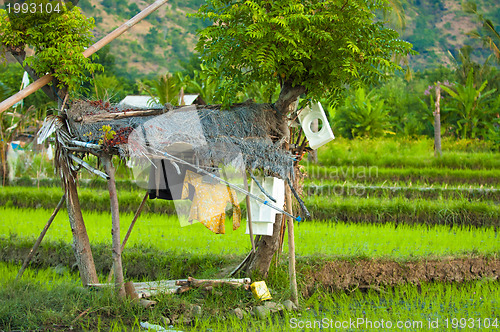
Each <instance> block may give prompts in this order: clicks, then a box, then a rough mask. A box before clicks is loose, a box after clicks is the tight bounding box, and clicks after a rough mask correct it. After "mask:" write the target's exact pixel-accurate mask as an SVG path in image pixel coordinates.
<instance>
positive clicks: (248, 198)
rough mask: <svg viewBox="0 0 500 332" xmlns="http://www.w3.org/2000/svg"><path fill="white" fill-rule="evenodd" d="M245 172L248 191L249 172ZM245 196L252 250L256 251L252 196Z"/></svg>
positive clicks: (244, 180)
mask: <svg viewBox="0 0 500 332" xmlns="http://www.w3.org/2000/svg"><path fill="white" fill-rule="evenodd" d="M244 173H245V178H244V179H243V182H244V184H245V187H244V189H245V190H246V191H249V190H248V179H247V172H246V171H244ZM245 198H246V203H247V223H248V232H249V233H250V243H251V244H252V252H255V241H254V239H253V225H252V212H251V211H250V196H248V195H246V196H245Z"/></svg>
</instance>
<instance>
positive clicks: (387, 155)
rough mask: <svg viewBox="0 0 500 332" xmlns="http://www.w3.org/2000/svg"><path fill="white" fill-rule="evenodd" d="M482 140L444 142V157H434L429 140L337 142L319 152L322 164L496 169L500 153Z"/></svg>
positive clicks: (396, 139) (401, 139)
mask: <svg viewBox="0 0 500 332" xmlns="http://www.w3.org/2000/svg"><path fill="white" fill-rule="evenodd" d="M498 152H499V151H498V150H495V149H494V147H493V146H492V145H489V144H488V143H487V142H481V141H470V140H468V141H467V140H466V141H460V140H452V139H445V140H443V155H442V157H440V158H435V157H434V151H433V141H432V140H431V139H429V138H419V139H410V138H392V137H391V138H378V139H366V140H363V139H358V140H347V139H342V138H340V139H336V140H334V141H333V142H331V143H329V144H328V145H327V146H326V147H324V148H322V149H320V150H319V153H318V158H319V161H320V163H321V164H322V165H325V166H327V165H329V166H333V165H336V166H351V165H354V166H379V167H396V168H402V167H410V168H428V167H437V168H450V169H483V170H484V169H498V168H500V154H499V153H498Z"/></svg>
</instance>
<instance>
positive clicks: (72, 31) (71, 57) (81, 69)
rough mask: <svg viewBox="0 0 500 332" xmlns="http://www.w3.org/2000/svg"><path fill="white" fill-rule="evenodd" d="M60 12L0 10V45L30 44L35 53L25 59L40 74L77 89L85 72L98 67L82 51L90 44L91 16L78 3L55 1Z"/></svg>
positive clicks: (13, 47) (36, 0)
mask: <svg viewBox="0 0 500 332" xmlns="http://www.w3.org/2000/svg"><path fill="white" fill-rule="evenodd" d="M26 3H28V4H45V3H47V0H30V1H26ZM58 4H59V5H60V6H59V8H60V10H61V11H60V12H55V11H53V12H50V13H49V12H42V11H37V12H36V13H27V14H22V13H20V14H13V13H11V14H8V13H7V12H6V10H3V9H2V10H0V45H3V46H5V47H6V48H7V49H9V50H15V51H22V50H24V49H25V48H27V47H33V48H34V50H35V54H34V55H33V56H29V57H27V58H26V59H25V61H24V64H26V65H29V66H31V67H32V68H33V69H34V70H35V71H36V72H37V73H38V74H39V75H40V76H43V75H44V74H45V73H52V75H53V76H54V77H55V78H56V79H57V80H58V87H60V88H67V89H68V91H70V92H75V91H77V90H78V89H80V86H81V84H82V82H83V81H85V80H86V79H87V76H86V74H85V73H86V72H94V71H95V70H98V69H100V68H101V67H100V66H99V65H96V64H93V63H91V61H90V59H87V58H85V57H84V56H83V55H82V53H83V51H84V48H85V47H88V46H89V45H90V44H91V39H92V33H91V30H92V29H93V28H94V20H93V19H92V18H86V17H85V16H84V15H83V14H82V13H81V11H80V9H79V8H78V7H73V8H68V7H66V5H64V3H58Z"/></svg>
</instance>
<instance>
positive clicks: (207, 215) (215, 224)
mask: <svg viewBox="0 0 500 332" xmlns="http://www.w3.org/2000/svg"><path fill="white" fill-rule="evenodd" d="M191 187H192V188H194V197H193V199H192V200H193V204H192V205H191V209H190V211H189V221H190V222H191V221H193V220H198V221H199V222H201V223H202V224H203V225H205V227H207V228H208V229H209V230H211V231H212V232H214V233H216V234H225V225H224V222H225V220H226V212H225V211H226V206H227V204H228V203H231V204H232V206H233V230H236V229H238V227H240V221H241V209H240V207H239V205H238V198H237V196H236V192H235V191H234V190H233V189H231V188H229V186H227V185H224V184H220V183H216V184H213V183H206V182H204V181H203V176H201V175H198V174H196V173H194V172H192V171H190V170H187V171H186V176H185V178H184V186H183V189H182V199H185V198H188V197H189V195H190V194H191V190H190V188H191Z"/></svg>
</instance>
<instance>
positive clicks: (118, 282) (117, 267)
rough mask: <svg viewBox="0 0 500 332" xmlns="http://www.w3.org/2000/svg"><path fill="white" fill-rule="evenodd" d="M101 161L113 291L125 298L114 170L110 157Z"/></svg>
mask: <svg viewBox="0 0 500 332" xmlns="http://www.w3.org/2000/svg"><path fill="white" fill-rule="evenodd" d="M101 159H102V161H103V164H104V167H105V168H106V173H108V176H109V181H108V191H109V201H110V205H111V222H112V226H111V237H112V240H113V270H114V274H115V289H116V292H117V294H118V296H119V297H125V288H124V282H123V268H122V251H121V243H120V210H119V207H118V195H117V193H116V183H115V168H114V167H113V164H112V163H111V156H109V155H103V156H102V158H101Z"/></svg>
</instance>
